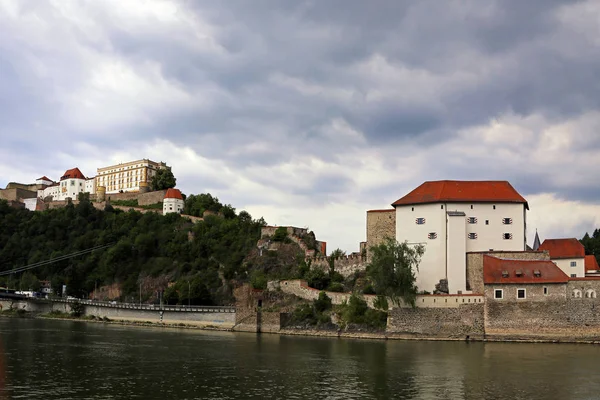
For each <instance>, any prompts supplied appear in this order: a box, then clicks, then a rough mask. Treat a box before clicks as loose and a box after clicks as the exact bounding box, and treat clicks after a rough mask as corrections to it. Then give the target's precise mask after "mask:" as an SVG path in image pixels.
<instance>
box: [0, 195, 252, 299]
mask: <svg viewBox="0 0 600 400" xmlns="http://www.w3.org/2000/svg"><path fill="white" fill-rule="evenodd" d="M207 196H210V195H207ZM217 206H219V207H223V205H220V204H217ZM231 210H232V211H231V212H232V214H231V215H229V218H223V217H219V216H208V217H205V218H204V221H200V222H198V223H196V224H194V223H192V222H191V221H189V220H188V219H186V218H185V217H181V216H180V215H179V214H177V213H173V214H168V215H165V216H162V215H160V214H156V213H152V212H148V213H145V214H142V213H140V212H137V211H129V212H123V211H121V210H117V209H113V208H112V207H109V208H107V211H102V210H98V209H96V208H95V207H94V205H93V204H92V203H91V202H90V201H89V200H87V199H85V198H82V201H80V202H79V203H78V204H77V205H74V204H69V205H67V206H65V207H63V208H57V209H50V210H46V211H41V212H39V211H37V212H32V211H28V210H25V209H16V208H12V207H9V205H8V203H7V202H6V201H0V271H7V270H11V269H14V268H16V267H20V266H25V265H30V264H32V263H35V262H39V261H45V260H49V259H53V258H57V257H60V256H63V255H68V254H72V253H75V252H77V251H81V250H86V249H90V248H93V247H95V246H99V245H107V244H110V243H114V245H112V246H111V247H109V248H106V249H103V250H98V251H94V252H91V253H89V254H85V255H81V256H77V257H74V258H70V259H68V260H64V261H59V262H56V263H52V264H48V265H44V266H40V267H38V268H35V269H32V270H30V271H29V272H28V273H27V274H23V276H22V277H21V275H18V274H17V275H16V276H10V275H9V276H6V277H5V276H0V286H4V285H7V284H8V285H9V286H11V287H13V288H14V287H18V286H19V285H18V283H19V282H21V287H24V286H26V287H32V288H34V287H37V286H38V285H39V283H38V281H39V280H49V281H51V284H52V287H53V289H54V290H55V292H58V293H60V289H61V287H62V285H63V284H66V285H67V292H68V294H69V295H74V296H77V297H87V295H88V294H89V293H90V292H92V291H93V290H94V288H95V286H96V285H97V286H98V287H100V286H101V285H110V284H112V283H115V282H116V283H119V284H120V286H121V288H122V291H123V298H122V300H126V299H127V298H131V297H133V298H136V299H137V296H136V294H137V293H138V291H139V283H140V282H141V279H142V278H144V277H149V278H152V277H155V278H156V277H160V276H165V277H167V279H168V281H171V282H176V283H177V285H175V286H176V288H175V289H176V290H177V302H181V303H186V304H187V301H188V300H187V299H188V298H191V299H193V300H192V301H198V302H202V303H200V304H228V303H229V302H231V295H230V290H229V291H228V288H227V287H226V286H227V284H226V283H224V282H227V281H229V280H231V279H237V280H240V281H247V280H248V279H249V278H248V275H249V274H248V271H246V270H245V268H246V267H245V266H244V263H243V260H244V258H245V257H246V255H247V254H248V252H249V251H250V250H251V249H253V248H254V247H255V246H256V242H257V241H258V239H260V229H261V226H262V225H264V221H263V220H262V219H260V220H258V221H255V220H253V219H252V217H251V216H250V214H248V213H247V212H245V211H242V212H240V214H239V215H237V214H235V210H234V209H231ZM180 282H184V283H180ZM188 282H190V284H189V285H188ZM180 289H181V290H180ZM188 289H189V291H191V293H188ZM229 289H230V288H229ZM153 295H155V293H153V292H152V291H150V293H147V296H148V297H150V296H153Z"/></svg>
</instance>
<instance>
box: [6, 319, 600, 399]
mask: <svg viewBox="0 0 600 400" xmlns="http://www.w3.org/2000/svg"><path fill="white" fill-rule="evenodd" d="M34 398H39V399H136V398H137V399H200V398H202V399H209V398H213V399H247V398H265V399H266V398H280V399H284V398H285V399H300V398H312V399H316V398H329V399H359V398H360V399H363V398H382V399H383V398H400V399H598V398H600V347H598V346H593V345H569V344H508V343H507V344H503V343H487V344H483V343H464V342H456V343H454V342H413V341H407V342H403V341H366V340H346V339H344V340H338V339H322V338H302V337H285V336H277V335H264V334H263V335H260V336H258V335H254V334H243V333H219V332H203V331H190V330H173V329H160V328H156V329H154V328H140V327H123V326H117V325H103V324H95V323H83V322H75V321H52V320H32V319H6V318H0V399H34Z"/></svg>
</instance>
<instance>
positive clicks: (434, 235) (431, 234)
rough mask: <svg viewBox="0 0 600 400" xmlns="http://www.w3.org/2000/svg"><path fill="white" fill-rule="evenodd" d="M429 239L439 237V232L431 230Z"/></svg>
mask: <svg viewBox="0 0 600 400" xmlns="http://www.w3.org/2000/svg"><path fill="white" fill-rule="evenodd" d="M428 237H429V239H437V233H435V232H430V233H429V235H428Z"/></svg>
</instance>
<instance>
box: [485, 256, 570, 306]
mask: <svg viewBox="0 0 600 400" xmlns="http://www.w3.org/2000/svg"><path fill="white" fill-rule="evenodd" d="M483 283H484V287H485V296H486V301H505V302H506V301H512V302H514V301H517V302H519V301H536V302H537V301H540V302H541V301H544V302H545V301H549V300H566V298H567V284H568V283H569V276H568V275H567V274H565V273H564V272H563V271H562V270H561V269H560V268H559V267H558V266H557V265H556V264H555V263H554V262H552V261H548V260H507V259H501V258H496V257H492V256H489V255H484V256H483Z"/></svg>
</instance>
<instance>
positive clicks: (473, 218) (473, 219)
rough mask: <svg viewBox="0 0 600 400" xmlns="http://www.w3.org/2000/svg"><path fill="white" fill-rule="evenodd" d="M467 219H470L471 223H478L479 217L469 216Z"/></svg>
mask: <svg viewBox="0 0 600 400" xmlns="http://www.w3.org/2000/svg"><path fill="white" fill-rule="evenodd" d="M467 221H468V222H469V223H470V224H476V223H477V217H469V218H468V219H467Z"/></svg>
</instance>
